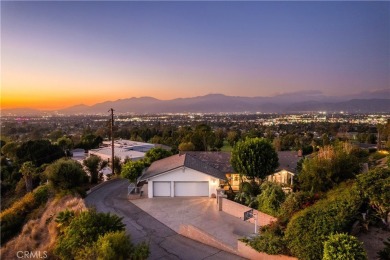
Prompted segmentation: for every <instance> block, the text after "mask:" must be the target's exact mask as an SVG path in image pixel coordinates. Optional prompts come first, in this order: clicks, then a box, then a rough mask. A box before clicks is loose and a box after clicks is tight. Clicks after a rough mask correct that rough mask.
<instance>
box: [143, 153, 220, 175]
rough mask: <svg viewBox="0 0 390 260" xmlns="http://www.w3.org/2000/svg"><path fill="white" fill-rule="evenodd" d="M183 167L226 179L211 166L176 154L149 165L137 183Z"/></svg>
mask: <svg viewBox="0 0 390 260" xmlns="http://www.w3.org/2000/svg"><path fill="white" fill-rule="evenodd" d="M183 166H185V167H188V168H191V169H193V170H196V171H199V172H202V173H205V174H207V175H210V176H213V177H215V178H218V179H222V180H224V179H226V176H225V174H224V173H223V172H221V171H220V170H218V169H216V168H214V167H213V166H212V165H209V164H207V163H205V162H203V161H201V160H200V159H199V158H196V157H194V156H192V155H190V154H183V155H180V154H176V155H173V156H170V157H167V158H164V159H161V160H158V161H155V162H154V163H152V165H150V167H149V168H148V169H147V170H146V171H145V173H144V174H143V175H142V176H141V178H140V179H139V181H144V180H147V179H149V178H152V177H155V176H158V175H161V174H164V173H166V172H168V171H171V170H174V169H177V168H180V167H183Z"/></svg>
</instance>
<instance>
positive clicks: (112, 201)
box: [85, 180, 242, 260]
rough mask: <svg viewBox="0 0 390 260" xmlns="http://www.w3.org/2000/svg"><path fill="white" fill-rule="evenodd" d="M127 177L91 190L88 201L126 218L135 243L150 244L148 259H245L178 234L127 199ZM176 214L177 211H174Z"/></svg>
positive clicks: (127, 228)
mask: <svg viewBox="0 0 390 260" xmlns="http://www.w3.org/2000/svg"><path fill="white" fill-rule="evenodd" d="M127 186H128V181H127V180H113V181H111V182H108V183H105V184H104V185H103V186H101V188H99V189H97V190H95V191H93V192H92V193H90V194H89V195H88V196H87V197H86V198H85V202H86V204H87V205H88V206H89V207H95V208H96V210H97V211H100V212H111V213H115V214H116V215H118V216H120V217H123V223H124V224H126V232H127V233H128V234H129V235H130V236H131V238H132V241H133V243H135V244H137V243H139V242H141V241H146V242H148V243H149V247H150V251H151V254H150V256H149V258H148V259H183V260H187V259H188V260H200V259H216V260H217V259H221V260H222V259H224V260H229V259H242V258H240V257H238V256H236V255H234V254H230V253H227V252H225V251H222V250H219V249H217V248H214V247H211V246H208V245H205V244H202V243H199V242H197V241H194V240H191V239H188V238H186V237H183V236H181V235H179V234H177V233H176V232H175V231H173V230H172V229H170V228H169V227H167V226H165V225H164V224H163V223H161V222H160V221H158V220H157V219H155V218H153V217H152V216H150V215H149V214H148V213H146V212H144V211H142V210H141V209H140V208H138V207H137V206H135V205H134V204H133V203H131V202H129V201H128V200H127ZM172 214H175V212H172Z"/></svg>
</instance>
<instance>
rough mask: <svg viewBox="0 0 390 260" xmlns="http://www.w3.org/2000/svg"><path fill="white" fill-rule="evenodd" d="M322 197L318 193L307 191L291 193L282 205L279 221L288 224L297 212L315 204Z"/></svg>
mask: <svg viewBox="0 0 390 260" xmlns="http://www.w3.org/2000/svg"><path fill="white" fill-rule="evenodd" d="M320 197H321V196H320V195H319V194H317V193H313V192H306V191H299V192H294V193H290V194H289V195H288V196H287V197H286V199H285V201H284V202H283V203H282V205H281V206H280V210H279V216H278V218H279V221H280V222H282V223H284V224H287V223H288V221H289V220H290V219H291V217H292V216H293V215H294V214H295V213H296V212H298V211H300V210H302V209H304V208H307V207H309V206H311V205H313V204H314V203H315V202H316V201H318V200H319V199H320Z"/></svg>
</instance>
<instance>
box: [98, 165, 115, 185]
mask: <svg viewBox="0 0 390 260" xmlns="http://www.w3.org/2000/svg"><path fill="white" fill-rule="evenodd" d="M100 174H101V176H102V178H103V181H108V180H109V179H110V178H111V176H112V170H111V168H110V167H108V166H106V167H104V168H103V169H101V170H100V171H99V175H100Z"/></svg>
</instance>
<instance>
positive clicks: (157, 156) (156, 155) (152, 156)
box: [145, 147, 172, 164]
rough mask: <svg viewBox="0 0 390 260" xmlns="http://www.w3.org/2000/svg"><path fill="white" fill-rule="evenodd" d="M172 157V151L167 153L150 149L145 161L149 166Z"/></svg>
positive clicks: (158, 149) (157, 148)
mask: <svg viewBox="0 0 390 260" xmlns="http://www.w3.org/2000/svg"><path fill="white" fill-rule="evenodd" d="M171 155H172V152H171V151H167V150H165V149H162V148H159V147H156V148H153V149H150V150H149V151H147V152H146V154H145V160H146V163H147V164H151V163H153V162H154V161H157V160H161V159H164V158H166V157H169V156H171Z"/></svg>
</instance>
